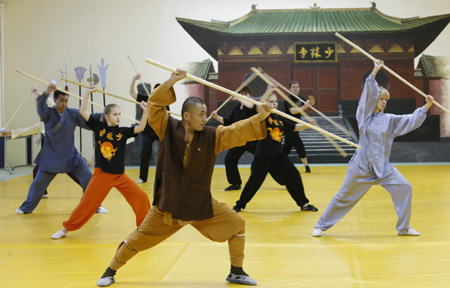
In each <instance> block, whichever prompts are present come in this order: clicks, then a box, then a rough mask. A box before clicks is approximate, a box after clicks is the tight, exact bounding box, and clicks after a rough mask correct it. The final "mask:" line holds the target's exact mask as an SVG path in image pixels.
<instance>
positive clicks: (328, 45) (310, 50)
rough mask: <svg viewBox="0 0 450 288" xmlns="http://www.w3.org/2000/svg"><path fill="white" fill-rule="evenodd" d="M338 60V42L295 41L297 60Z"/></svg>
mask: <svg viewBox="0 0 450 288" xmlns="http://www.w3.org/2000/svg"><path fill="white" fill-rule="evenodd" d="M336 61H337V53H336V42H318V43H299V42H296V43H295V62H336Z"/></svg>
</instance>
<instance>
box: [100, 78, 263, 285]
mask: <svg viewBox="0 0 450 288" xmlns="http://www.w3.org/2000/svg"><path fill="white" fill-rule="evenodd" d="M185 76H186V72H185V71H184V70H177V73H172V75H171V76H170V78H169V80H167V81H166V82H165V83H163V84H161V86H159V87H158V88H157V89H155V90H154V91H153V93H152V95H151V96H150V98H149V99H148V113H149V115H150V116H149V118H148V119H149V120H148V123H149V125H150V126H151V127H152V128H153V130H154V131H155V132H156V134H157V135H158V137H159V139H160V141H161V143H160V145H159V149H158V157H157V165H156V173H155V174H156V175H155V186H154V191H153V196H154V200H153V205H152V208H151V209H150V211H149V213H148V214H147V216H146V217H145V219H144V221H143V222H142V224H141V226H140V227H139V228H137V229H136V230H134V232H133V233H131V234H130V235H129V236H128V238H127V239H126V240H125V241H123V242H122V243H121V244H120V245H119V248H118V249H117V252H116V255H115V256H114V258H113V259H112V261H111V263H110V264H109V267H108V268H107V269H106V271H105V273H104V274H103V275H102V276H101V278H100V279H99V280H98V281H97V285H98V286H100V287H105V286H109V285H111V284H112V283H114V282H115V277H114V275H115V274H116V271H117V270H118V269H119V268H120V267H122V266H123V265H125V264H126V263H127V261H128V260H130V259H131V258H132V257H133V256H135V255H136V254H137V253H138V252H140V251H143V250H146V249H149V248H152V247H154V246H156V245H158V244H159V243H161V242H162V241H164V240H165V239H167V238H168V237H169V236H171V235H172V234H174V233H175V232H177V231H178V230H180V229H181V228H183V227H184V226H185V225H187V224H190V225H192V226H193V227H194V228H195V229H197V230H198V231H199V232H200V233H202V234H203V235H204V236H205V237H207V238H209V239H211V240H213V241H217V242H225V241H228V246H229V252H230V261H231V271H230V273H229V274H228V277H227V278H226V280H227V281H228V282H231V283H239V284H245V285H256V281H255V280H253V279H252V278H250V277H249V276H248V275H247V274H246V273H245V272H244V270H243V262H244V248H245V220H244V219H243V218H242V217H241V216H240V215H239V214H237V213H235V212H234V211H233V210H232V209H231V208H230V207H228V206H227V205H225V204H224V203H220V202H219V201H217V200H215V199H214V198H212V195H211V178H212V173H213V170H214V163H215V159H216V156H217V154H218V153H219V152H220V151H223V150H226V149H229V148H232V147H236V146H240V145H244V144H245V143H246V142H248V141H252V140H258V139H262V138H264V137H265V136H266V126H265V119H266V117H267V116H269V114H270V112H268V111H267V110H269V109H268V108H267V106H265V107H266V109H267V110H266V109H262V110H261V112H260V113H259V114H257V115H254V116H252V117H250V118H248V119H245V120H242V121H238V122H236V123H234V124H232V125H230V126H226V127H224V126H218V127H217V128H214V127H207V126H205V123H206V118H207V114H206V113H207V109H206V105H205V103H204V102H203V100H201V99H200V98H197V97H189V98H187V99H186V100H185V101H184V103H183V106H182V110H181V114H182V120H181V121H180V120H177V119H175V118H173V117H170V116H169V114H168V112H167V110H166V108H165V106H167V105H170V104H172V103H174V102H175V101H176V96H175V92H174V90H173V87H172V86H173V85H174V84H175V83H176V82H178V81H179V80H181V79H183V78H184V77H185Z"/></svg>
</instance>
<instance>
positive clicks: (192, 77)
mask: <svg viewBox="0 0 450 288" xmlns="http://www.w3.org/2000/svg"><path fill="white" fill-rule="evenodd" d="M145 62H147V63H149V64H151V65H154V66H157V67H159V68H162V69H164V70H167V71H170V72H173V73H177V70H176V69H174V68H172V67H169V66H166V65H164V64H162V63H159V62H156V61H154V60H151V59H148V58H147V59H146V60H145ZM186 77H187V78H189V79H191V80H193V81H196V82H198V83H201V84H203V85H206V86H209V87H211V88H214V89H216V90H219V91H222V92H224V93H226V94H229V95H233V96H235V97H237V98H240V99H242V100H245V101H248V102H250V103H253V104H255V105H258V106H261V103H260V102H258V101H256V100H253V99H251V98H249V97H246V96H243V95H241V94H239V93H236V92H234V91H232V90H229V89H227V88H224V87H221V86H219V85H216V84H214V83H211V82H208V81H206V80H203V79H201V78H198V77H196V76H194V75H191V74H189V73H187V74H186ZM272 113H275V114H278V115H281V116H283V117H285V118H287V119H289V120H292V121H293V122H297V123H300V124H303V125H305V126H307V127H309V128H311V129H314V130H316V131H318V132H320V133H322V134H326V135H328V136H330V137H332V138H334V139H336V140H339V141H342V142H344V143H347V144H349V145H351V146H354V147H356V148H358V149H360V148H361V146H360V145H358V144H355V143H353V142H351V141H348V140H347V139H344V138H342V137H339V136H337V135H334V134H332V133H330V132H328V131H325V130H323V129H321V128H318V127H316V126H314V125H312V124H309V123H307V122H304V121H302V120H300V119H297V118H295V117H293V116H291V115H288V114H286V113H284V112H281V111H279V110H276V109H273V110H272Z"/></svg>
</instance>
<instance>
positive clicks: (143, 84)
mask: <svg viewBox="0 0 450 288" xmlns="http://www.w3.org/2000/svg"><path fill="white" fill-rule="evenodd" d="M127 57H128V59H129V60H130V63H131V66H133V69H134V72H136V74H139V75H141V73H139V72H138V70H137V69H136V66H135V65H134V63H133V60H131V57H130V55H128V56H127ZM139 80H141V83H142V86H144V89H145V92H147V95H148V97H150V92H149V91H148V89H147V86H145V83H144V81H143V80H142V77H141V78H139ZM167 112H168V113H169V114H172V115H175V116H178V117H180V118H182V117H181V115H180V114H177V113H174V112H170V111H167Z"/></svg>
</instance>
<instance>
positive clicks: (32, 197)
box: [19, 160, 92, 214]
mask: <svg viewBox="0 0 450 288" xmlns="http://www.w3.org/2000/svg"><path fill="white" fill-rule="evenodd" d="M71 172H72V173H73V174H75V176H77V178H78V179H79V180H80V185H81V187H82V188H83V191H84V190H85V189H86V187H87V185H88V184H89V181H90V180H91V178H92V172H91V170H89V167H88V166H87V164H86V162H84V161H81V160H80V161H78V165H77V166H75V169H74V170H73V171H71ZM56 174H57V173H50V172H46V171H42V170H41V169H39V171H38V173H37V174H36V177H35V178H34V180H33V182H32V183H31V185H30V189H29V190H28V196H27V200H25V201H24V202H23V203H22V206H20V207H19V209H20V210H22V211H23V212H24V213H25V214H28V213H31V212H33V211H34V209H35V208H36V207H37V205H38V204H39V202H40V201H41V199H42V195H44V192H45V190H46V189H47V187H48V185H50V182H52V180H53V178H55V176H56Z"/></svg>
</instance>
